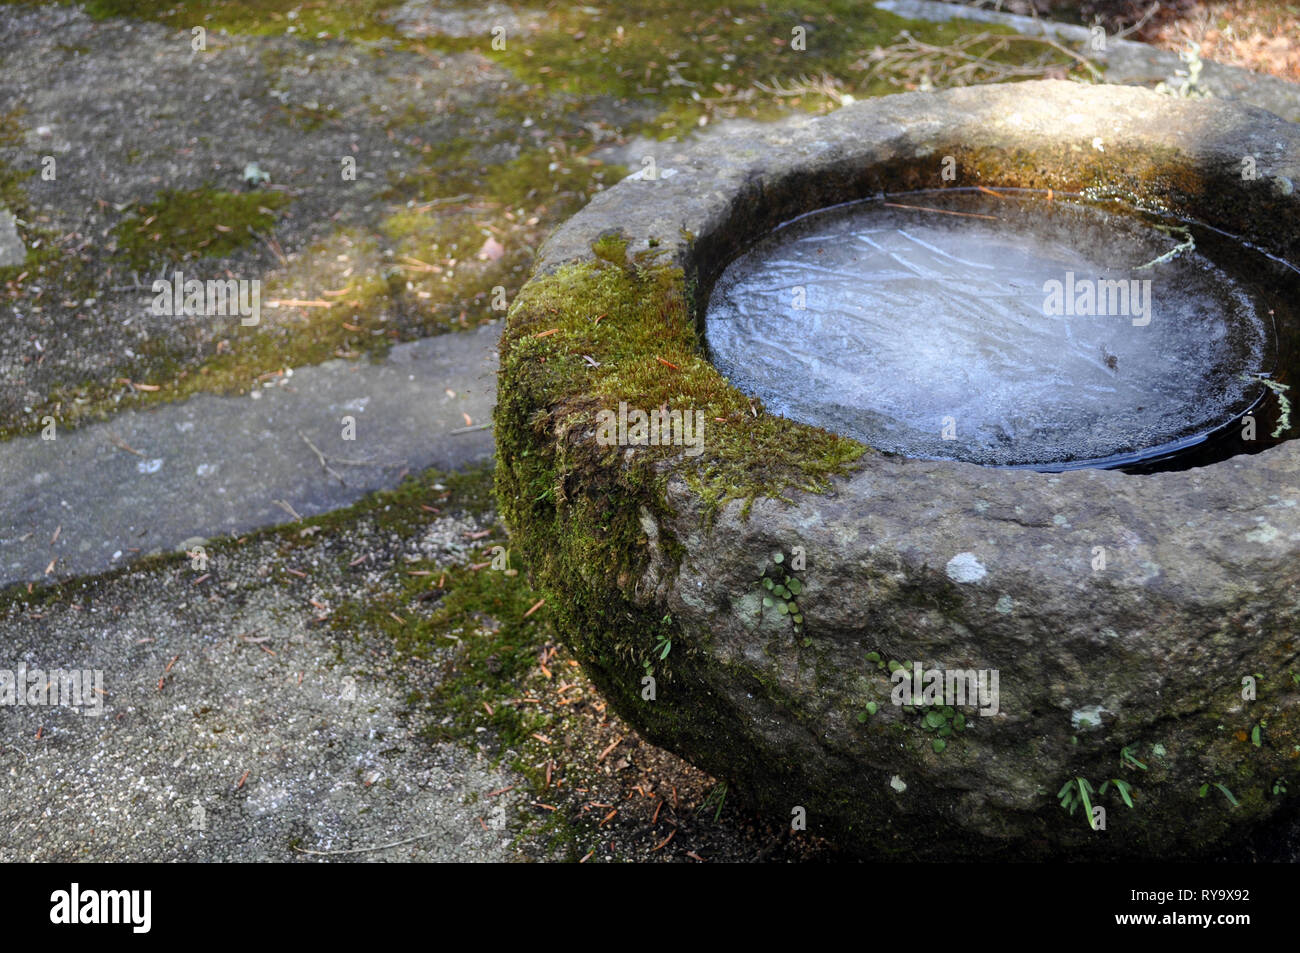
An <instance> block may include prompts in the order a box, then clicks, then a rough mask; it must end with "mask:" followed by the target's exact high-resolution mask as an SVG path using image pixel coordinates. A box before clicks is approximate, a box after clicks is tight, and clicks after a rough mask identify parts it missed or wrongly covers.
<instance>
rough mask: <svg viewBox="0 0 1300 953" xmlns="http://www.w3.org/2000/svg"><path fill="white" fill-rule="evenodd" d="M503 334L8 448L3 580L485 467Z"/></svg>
mask: <svg viewBox="0 0 1300 953" xmlns="http://www.w3.org/2000/svg"><path fill="white" fill-rule="evenodd" d="M498 334H499V326H496V325H484V326H481V327H479V328H476V329H475V330H473V331H466V332H464V333H456V334H443V335H439V336H437V337H433V338H426V339H425V340H422V341H414V342H411V343H409V344H400V345H398V346H396V347H394V348H393V350H392V351H391V352H390V353H389V355H388V356H387V358H385V359H384V360H383V361H381V362H375V363H369V362H365V363H357V362H352V361H343V360H337V361H327V362H326V363H324V364H319V365H317V366H315V367H305V368H299V369H298V370H297V371H296V372H291V374H292V376H284V375H282V376H280V377H278V378H275V379H273V380H271V381H267V382H265V383H266V386H265V387H263V388H262V389H260V390H257V391H254V392H253V394H252V397H256V398H258V399H256V400H253V399H251V397H248V396H245V397H216V396H212V395H208V394H202V395H199V396H197V397H194V398H193V399H191V400H188V401H184V402H182V403H179V404H168V405H165V406H163V407H159V408H155V409H153V410H148V411H127V412H125V413H122V414H119V415H117V416H116V417H115V418H114V419H113V420H111V421H107V422H104V423H99V424H92V425H90V426H87V427H83V428H80V429H77V430H71V431H60V430H58V429H57V428H56V429H54V430H53V431H52V433H53V436H54V439H45V436H44V435H40V434H38V435H33V436H31V437H21V438H18V439H15V440H10V441H6V442H4V443H0V472H2V473H4V474H6V475H7V479H6V480H5V481H4V482H3V483H0V514H3V515H0V586H2V585H4V584H6V583H10V582H15V581H19V580H37V579H41V578H42V577H46V578H48V577H49V576H51V575H52V576H54V577H56V578H62V577H65V576H68V575H76V574H79V573H90V572H102V571H104V570H106V569H112V568H116V567H118V566H122V565H125V564H127V563H129V562H130V561H132V559H134V558H135V557H137V556H141V555H148V554H151V553H155V552H160V551H169V550H174V549H177V548H180V547H181V546H182V544H183V543H186V542H189V543H190V544H191V545H193V542H194V537H199V536H217V535H224V534H228V533H230V534H234V533H242V532H245V531H247V530H250V529H254V528H257V527H261V526H268V525H273V524H276V523H283V522H286V521H288V520H290V519H291V518H292V516H291V514H290V513H289V511H288V510H286V509H285V508H284V507H283V506H282V505H280V504H279V503H277V502H276V501H277V500H281V501H284V502H285V503H287V504H288V505H289V506H290V507H292V509H293V510H294V512H296V513H298V514H300V515H301V516H304V517H306V516H315V515H316V514H318V513H323V512H326V511H328V510H330V509H334V508H336V507H339V506H344V505H346V504H348V503H351V502H353V501H355V500H358V499H360V498H361V497H362V496H364V495H365V494H366V493H369V492H371V491H373V490H376V489H379V488H381V487H388V486H394V485H396V484H397V483H398V482H400V480H401V477H402V476H403V475H405V474H406V473H410V472H414V471H417V470H421V469H424V468H426V467H435V468H437V469H441V470H460V469H464V468H466V467H470V466H474V465H476V464H480V463H483V462H486V461H487V460H488V459H490V458H491V455H492V435H491V432H490V430H487V429H476V430H468V431H467V430H466V429H465V428H466V421H465V418H466V416H468V417H469V419H470V421H471V426H474V427H481V426H483V425H486V424H488V423H489V420H488V414H489V413H490V412H491V410H492V403H493V399H494V396H495V393H496V381H495V379H494V377H493V374H492V365H493V363H494V362H495V359H496V352H495V347H496V339H497V337H498ZM345 417H351V418H352V424H351V427H352V430H351V433H352V436H353V437H354V439H344V431H345V428H346V427H347V426H348V425H347V424H345V423H344V418H345ZM453 431H462V432H460V433H453ZM304 437H306V438H307V440H310V441H311V442H312V444H314V445H315V447H316V449H317V450H319V451H320V452H321V453H322V454H324V455H325V458H326V461H327V462H328V463H329V468H330V469H329V471H327V470H326V469H325V467H324V466H323V465H322V463H321V460H320V458H319V457H318V456H317V455H316V452H315V451H314V450H313V449H312V447H311V446H309V445H308V443H307V442H306V440H304V439H303V438H304ZM51 560H57V562H55V563H54V564H53V568H52V569H51V570H50V571H49V573H47V572H46V570H47V569H48V568H49V567H50V565H51Z"/></svg>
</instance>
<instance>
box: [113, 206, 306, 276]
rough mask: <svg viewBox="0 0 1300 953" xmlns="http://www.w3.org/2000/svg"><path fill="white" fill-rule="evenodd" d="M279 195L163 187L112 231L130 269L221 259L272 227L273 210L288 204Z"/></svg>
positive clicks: (147, 269)
mask: <svg viewBox="0 0 1300 953" xmlns="http://www.w3.org/2000/svg"><path fill="white" fill-rule="evenodd" d="M288 202H289V197H288V196H286V195H284V194H283V193H281V192H262V191H254V192H222V191H219V190H217V189H211V188H202V189H192V190H188V191H176V190H172V189H166V190H164V191H162V192H160V193H159V194H158V197H157V199H155V200H154V201H153V202H150V203H149V204H148V205H141V206H139V207H137V208H136V210H135V211H134V213H133V214H131V215H128V216H127V217H126V218H124V219H123V220H122V221H121V222H119V223H118V224H117V226H116V227H115V228H114V229H113V235H114V237H115V238H116V239H117V246H118V251H119V253H120V254H121V255H122V256H123V257H124V258H125V259H126V262H127V264H128V265H130V267H132V268H134V269H135V270H136V271H140V272H147V271H149V270H150V269H151V268H154V267H156V266H157V265H158V264H160V263H173V264H174V263H178V262H182V261H189V260H192V259H195V258H200V257H205V256H216V257H224V256H226V255H229V254H230V253H231V252H233V251H234V250H235V249H237V248H239V247H240V246H242V245H246V244H248V243H249V242H251V241H255V240H256V235H254V232H266V231H268V230H270V229H271V228H272V227H273V226H274V225H275V210H276V209H278V208H281V207H283V206H284V205H286V204H288Z"/></svg>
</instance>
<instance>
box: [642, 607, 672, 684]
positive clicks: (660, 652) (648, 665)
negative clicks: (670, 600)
mask: <svg viewBox="0 0 1300 953" xmlns="http://www.w3.org/2000/svg"><path fill="white" fill-rule="evenodd" d="M672 621H673V617H672V613H669V614H668V615H666V616H664V617H663V620H662V623H663V625H664V626H669V625H671V624H672ZM672 650H673V639H672V635H671V634H670V633H669V632H660V633H659V635H658V637H657V639H656V640H655V646H654V648H653V649H651V651H650V658H648V659H646V660H645V661H644V662H642V663H641V664H642V665H644V666H645V671H646V674H647V675H653V674H654V665H655V661H656V660H658V661H660V662H662V661H663V660H664V659H666V658H668V653H669V652H671V651H672Z"/></svg>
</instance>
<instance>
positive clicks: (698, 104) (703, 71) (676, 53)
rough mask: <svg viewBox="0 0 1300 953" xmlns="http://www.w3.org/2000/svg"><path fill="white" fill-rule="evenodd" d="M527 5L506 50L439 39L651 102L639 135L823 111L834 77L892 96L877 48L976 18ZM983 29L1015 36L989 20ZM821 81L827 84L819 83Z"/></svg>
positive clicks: (792, 7)
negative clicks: (872, 66) (535, 20)
mask: <svg viewBox="0 0 1300 953" xmlns="http://www.w3.org/2000/svg"><path fill="white" fill-rule="evenodd" d="M529 6H534V7H543V8H544V9H545V19H544V20H543V21H542V25H541V28H540V29H537V30H529V31H528V32H527V33H524V34H519V33H514V34H511V33H510V32H507V33H506V35H505V49H504V50H499V49H493V48H492V34H491V28H492V25H493V24H492V23H491V21H490V20H485V21H484V29H483V34H482V36H481V37H474V38H467V39H463V40H451V39H447V38H444V39H443V40H442V41H441V43H442V45H443V46H445V47H451V48H461V49H472V50H474V51H476V52H479V53H481V54H483V55H484V56H488V57H491V58H493V59H495V60H497V61H498V62H500V63H501V64H502V65H504V66H507V67H509V68H510V69H511V70H512V71H513V72H514V73H515V74H516V75H518V76H520V77H523V78H524V79H526V80H528V81H530V82H536V83H541V84H544V85H545V86H546V87H547V88H548V89H550V90H553V91H555V92H560V93H564V94H568V95H586V96H591V95H607V96H613V97H617V98H619V99H624V100H629V101H635V102H638V103H652V104H654V105H655V106H656V107H657V108H658V110H659V114H658V116H657V117H656V118H654V119H653V120H651V121H650V122H648V123H646V124H645V126H644V127H643V128H641V129H640V130H639V131H642V132H648V133H651V134H655V135H659V136H668V135H681V134H683V133H685V132H687V131H689V130H690V129H692V128H695V127H696V126H698V125H699V124H700V119H701V118H702V117H703V118H705V119H706V120H707V119H708V118H709V117H713V116H726V117H730V116H742V117H744V118H750V119H771V118H774V117H775V116H777V115H780V114H781V113H783V112H785V111H786V110H787V109H788V108H796V109H811V110H825V109H827V108H831V107H833V106H835V105H838V103H837V101H836V100H835V99H834V98H833V97H832V96H829V95H827V93H826V92H825V90H826V89H828V88H833V87H834V85H836V84H838V85H839V87H840V88H841V89H844V90H846V91H851V92H852V94H853V95H855V96H858V97H865V96H874V95H882V94H884V93H889V92H897V91H898V90H899V87H897V86H895V85H892V84H891V83H890V82H889V81H888V79H887V78H873V77H869V76H868V73H867V70H866V63H867V60H868V58H869V56H870V54H871V52H872V51H873V50H874V49H875V48H877V47H879V46H884V45H887V44H889V43H890V42H892V41H893V40H894V39H895V38H897V37H898V35H899V34H900V32H901V31H902V30H904V29H906V30H908V31H910V32H911V33H912V35H913V36H915V37H916V38H917V39H918V40H921V41H924V42H927V43H931V44H935V45H942V44H945V43H949V42H951V41H952V40H953V39H955V38H956V37H958V36H961V35H962V34H964V33H968V32H970V30H971V26H970V25H969V24H962V23H928V22H920V21H912V20H907V19H904V18H901V17H897V16H894V15H893V14H890V13H885V12H883V11H880V10H876V9H874V8H872V7H871V6H870V5H865V6H864V5H863V4H862V3H860V2H858V0H826V2H824V3H819V4H816V5H815V6H812V7H810V6H808V5H806V4H805V5H796V4H788V3H780V2H777V3H771V2H768V0H733V2H731V3H728V4H727V5H726V7H725V8H714V7H709V6H707V5H701V4H698V3H693V2H690V0H630V2H618V3H615V2H613V0H592V2H591V3H588V4H583V5H580V6H579V5H557V4H554V3H546V4H543V3H540V2H538V3H533V4H529ZM796 28H800V29H801V30H802V31H803V38H802V39H803V45H804V47H805V49H803V50H800V49H797V48H796V45H797V44H796V37H795V34H794V31H795V29H796ZM979 29H980V30H981V31H987V32H990V33H994V34H997V33H1004V32H1005V33H1007V34H1012V33H1013V32H1014V31H1012V30H1010V29H1008V28H1004V27H998V26H991V25H985V24H980V25H979ZM498 45H499V44H498ZM1023 45H1024V46H1026V47H1029V46H1032V44H1023ZM1012 46H1013V48H1011V49H1008V50H1001V51H995V52H993V53H991V58H992V59H994V60H996V61H999V62H1024V61H1027V59H1028V58H1030V57H1033V56H1037V55H1038V54H1039V53H1041V52H1042V51H1041V50H1039V49H1017V48H1015V46H1014V44H1013V45H1012ZM821 77H831V79H832V82H830V83H821V82H819V79H820V78H821ZM806 80H811V81H810V82H805V81H806ZM774 81H775V83H774ZM756 83H763V84H764V85H765V86H767V87H768V88H769V89H775V87H776V85H780V86H781V87H782V88H783V89H784V90H785V91H786V92H787V93H790V94H789V95H774V94H772V93H767V92H763V91H761V90H759V89H758V88H757V87H756V86H755V84H756ZM796 85H797V86H798V89H795V86H796Z"/></svg>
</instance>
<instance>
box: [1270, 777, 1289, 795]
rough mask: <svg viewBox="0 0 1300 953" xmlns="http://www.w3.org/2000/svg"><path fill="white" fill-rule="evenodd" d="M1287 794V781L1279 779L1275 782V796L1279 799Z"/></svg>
mask: <svg viewBox="0 0 1300 953" xmlns="http://www.w3.org/2000/svg"><path fill="white" fill-rule="evenodd" d="M1285 793H1286V781H1284V780H1283V779H1282V778H1278V779H1277V780H1276V781H1274V782H1273V796H1274V797H1279V796H1281V795H1283V794H1285Z"/></svg>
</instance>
